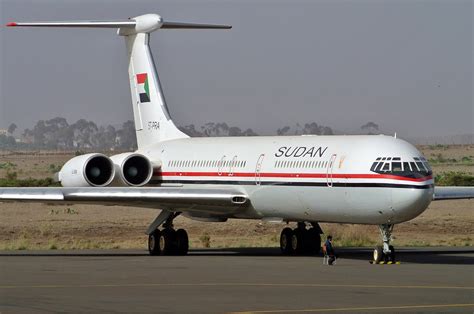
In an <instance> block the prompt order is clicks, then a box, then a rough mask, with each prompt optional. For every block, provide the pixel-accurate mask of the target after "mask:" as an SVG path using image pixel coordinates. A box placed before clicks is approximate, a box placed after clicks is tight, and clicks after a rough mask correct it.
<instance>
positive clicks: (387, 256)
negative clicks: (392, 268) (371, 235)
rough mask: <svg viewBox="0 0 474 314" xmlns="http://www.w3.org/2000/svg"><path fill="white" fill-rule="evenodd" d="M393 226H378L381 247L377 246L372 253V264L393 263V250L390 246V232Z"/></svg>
mask: <svg viewBox="0 0 474 314" xmlns="http://www.w3.org/2000/svg"><path fill="white" fill-rule="evenodd" d="M393 227H394V225H389V224H386V225H380V226H379V230H380V235H381V236H382V241H383V246H377V247H376V248H375V249H374V252H373V261H374V263H380V262H395V261H396V260H395V248H394V247H393V245H390V241H391V240H392V231H393Z"/></svg>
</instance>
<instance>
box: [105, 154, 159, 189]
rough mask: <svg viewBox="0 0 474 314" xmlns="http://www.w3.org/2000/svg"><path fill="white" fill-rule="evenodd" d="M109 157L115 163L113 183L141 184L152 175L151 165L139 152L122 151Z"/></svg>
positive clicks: (146, 181) (145, 182)
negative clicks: (122, 152)
mask: <svg viewBox="0 0 474 314" xmlns="http://www.w3.org/2000/svg"><path fill="white" fill-rule="evenodd" d="M111 159H112V161H113V163H114V164H115V172H116V176H115V181H114V184H115V185H130V186H143V185H145V184H147V183H148V182H149V181H150V180H151V177H152V176H153V165H152V164H151V162H150V160H149V159H148V158H147V157H145V156H143V155H141V154H137V153H124V154H119V155H115V156H112V157H111Z"/></svg>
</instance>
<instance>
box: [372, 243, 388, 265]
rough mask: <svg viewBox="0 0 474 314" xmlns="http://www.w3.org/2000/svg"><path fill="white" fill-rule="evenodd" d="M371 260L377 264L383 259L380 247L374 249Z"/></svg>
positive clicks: (383, 255)
mask: <svg viewBox="0 0 474 314" xmlns="http://www.w3.org/2000/svg"><path fill="white" fill-rule="evenodd" d="M373 259H374V263H379V262H381V261H383V260H384V259H385V254H384V253H383V248H382V247H381V246H377V247H376V248H375V249H374V254H373Z"/></svg>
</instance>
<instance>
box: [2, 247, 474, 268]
mask: <svg viewBox="0 0 474 314" xmlns="http://www.w3.org/2000/svg"><path fill="white" fill-rule="evenodd" d="M338 253H339V259H340V262H343V260H344V259H347V260H364V261H367V262H369V261H370V258H371V256H372V250H370V249H367V248H351V249H348V248H340V249H339V250H338ZM473 254H474V249H472V248H466V249H459V248H453V249H449V248H446V249H433V250H430V249H427V248H423V249H413V248H410V249H400V250H399V251H398V252H397V260H398V261H400V262H402V263H413V264H440V265H443V264H445V265H474V256H473ZM1 256H16V257H18V256H25V257H54V256H62V257H133V256H144V257H145V256H149V255H148V252H146V251H135V250H117V251H115V250H102V251H38V252H35V251H25V252H19V251H15V252H6V251H4V252H0V257H1ZM188 256H194V257H200V256H216V257H217V256H220V257H222V256H232V257H236V258H238V257H239V256H242V257H243V256H246V257H248V256H255V257H272V256H275V257H276V256H281V253H280V250H279V249H278V248H225V249H192V250H190V253H189V255H188ZM308 257H313V258H315V259H320V258H322V255H313V256H309V255H306V256H305V255H303V256H281V258H308ZM150 258H160V257H159V256H153V257H152V256H150ZM182 258H186V256H183V257H182Z"/></svg>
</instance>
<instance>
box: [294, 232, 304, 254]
mask: <svg viewBox="0 0 474 314" xmlns="http://www.w3.org/2000/svg"><path fill="white" fill-rule="evenodd" d="M303 232H304V231H302V230H300V229H298V228H297V229H295V230H293V235H292V237H291V251H292V253H294V254H297V255H300V254H302V253H303V252H304V243H303Z"/></svg>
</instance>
